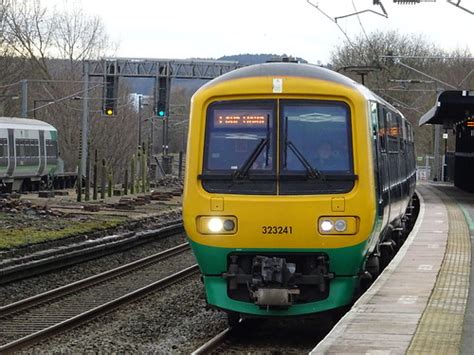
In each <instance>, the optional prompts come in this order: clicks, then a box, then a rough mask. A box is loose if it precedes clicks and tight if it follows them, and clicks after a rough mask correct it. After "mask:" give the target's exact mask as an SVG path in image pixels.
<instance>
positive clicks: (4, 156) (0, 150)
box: [0, 138, 8, 166]
mask: <svg viewBox="0 0 474 355" xmlns="http://www.w3.org/2000/svg"><path fill="white" fill-rule="evenodd" d="M7 165H8V142H7V139H6V138H0V166H7Z"/></svg>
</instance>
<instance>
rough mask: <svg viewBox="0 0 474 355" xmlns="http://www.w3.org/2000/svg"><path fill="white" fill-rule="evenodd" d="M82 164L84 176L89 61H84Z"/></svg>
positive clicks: (86, 149)
mask: <svg viewBox="0 0 474 355" xmlns="http://www.w3.org/2000/svg"><path fill="white" fill-rule="evenodd" d="M81 128H82V132H81V142H82V147H81V152H82V154H81V164H80V165H79V176H84V174H85V171H86V161H87V152H88V144H87V143H88V138H89V62H88V61H87V60H86V61H84V95H83V96H82V121H81Z"/></svg>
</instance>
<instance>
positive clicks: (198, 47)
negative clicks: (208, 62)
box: [43, 0, 474, 63]
mask: <svg viewBox="0 0 474 355" xmlns="http://www.w3.org/2000/svg"><path fill="white" fill-rule="evenodd" d="M381 1H382V3H383V5H384V7H385V9H386V10H387V13H388V18H384V17H382V16H378V15H376V14H374V13H364V14H361V15H360V16H359V18H358V17H357V16H352V17H349V18H346V19H341V20H339V22H338V23H339V24H340V26H341V27H342V28H343V29H344V30H345V31H346V32H348V34H349V36H350V38H355V37H356V36H358V35H360V34H361V33H362V32H361V30H362V27H361V24H362V26H363V28H364V30H365V31H366V32H367V33H370V32H372V31H376V30H385V29H397V30H399V31H400V32H401V33H421V34H423V35H424V36H425V38H426V39H427V40H429V41H432V42H434V43H435V44H437V45H439V46H440V47H442V48H445V49H449V50H451V49H455V48H469V49H470V51H471V53H473V55H474V30H473V27H474V26H473V24H474V16H473V15H471V14H469V13H467V12H465V11H462V10H460V9H458V8H456V7H455V6H453V5H450V4H449V3H447V2H446V0H437V1H436V2H426V3H421V4H418V5H397V4H394V3H393V0H381ZM422 1H423V0H422ZM456 1H458V0H456ZM58 2H60V0H43V3H44V4H46V5H48V6H49V4H55V3H58ZM74 2H75V3H76V2H77V3H79V2H82V7H83V9H84V10H85V11H86V12H87V13H88V14H92V15H99V16H101V17H102V19H103V21H104V23H105V25H106V29H107V32H108V33H109V35H110V37H111V38H112V39H113V40H114V41H116V42H118V44H119V50H118V53H117V56H120V57H134V58H135V57H141V58H180V59H184V58H196V57H199V58H218V57H221V56H224V55H232V54H242V53H252V54H258V53H274V54H283V53H286V54H288V55H293V56H297V57H302V58H304V59H306V60H308V61H309V62H311V63H318V62H322V63H326V62H327V61H328V60H329V58H330V53H331V50H333V49H334V48H335V46H336V45H338V44H340V43H341V42H342V40H343V39H344V38H345V37H344V34H343V33H342V32H341V31H340V30H339V28H338V27H337V25H336V24H335V23H334V22H332V21H330V20H329V19H328V18H327V17H325V16H324V15H323V14H321V13H320V12H319V11H318V10H317V9H315V8H314V7H312V6H311V5H309V4H308V3H307V2H306V0H234V1H229V0H135V1H130V0H100V1H99V0H78V1H74ZM312 2H313V3H314V4H318V5H319V8H320V9H322V10H323V11H324V12H326V13H327V14H328V15H329V16H330V17H333V18H334V17H336V16H343V15H346V14H349V13H351V12H354V6H353V4H355V7H356V9H357V10H358V11H361V10H364V9H370V10H373V11H376V12H381V11H382V10H381V8H380V7H379V6H376V5H373V0H319V1H318V0H312ZM460 5H461V6H463V7H466V8H468V9H469V10H471V11H474V0H461V3H460ZM359 20H360V22H361V24H360V23H359Z"/></svg>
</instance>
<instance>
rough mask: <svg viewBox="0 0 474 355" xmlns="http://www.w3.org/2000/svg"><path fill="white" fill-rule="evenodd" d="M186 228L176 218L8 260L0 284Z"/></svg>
mask: <svg viewBox="0 0 474 355" xmlns="http://www.w3.org/2000/svg"><path fill="white" fill-rule="evenodd" d="M183 230H184V227H183V223H182V221H181V220H175V221H172V222H169V223H166V224H163V225H162V226H160V227H159V228H157V229H153V230H148V231H142V232H127V233H123V234H120V235H111V236H107V237H103V238H100V239H95V240H89V241H84V242H80V243H74V244H71V245H67V246H61V247H56V248H52V249H49V250H42V251H39V252H37V253H33V254H31V255H27V256H24V257H19V258H11V259H5V260H3V261H1V262H0V276H1V277H0V285H1V284H6V283H9V282H13V281H17V280H20V279H23V278H26V277H31V276H35V275H38V274H41V273H44V272H47V271H51V270H57V269H60V268H64V267H66V266H70V265H74V264H78V263H81V262H85V261H88V260H92V259H95V258H98V257H102V256H106V255H109V254H112V253H117V252H120V251H124V250H127V249H130V248H133V247H136V246H139V245H142V244H144V243H148V242H151V241H154V240H157V239H160V238H165V237H168V236H170V235H174V234H177V233H179V232H182V231H183Z"/></svg>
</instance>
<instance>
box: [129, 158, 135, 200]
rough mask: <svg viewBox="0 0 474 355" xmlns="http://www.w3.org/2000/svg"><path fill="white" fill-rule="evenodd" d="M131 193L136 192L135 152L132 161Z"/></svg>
mask: <svg viewBox="0 0 474 355" xmlns="http://www.w3.org/2000/svg"><path fill="white" fill-rule="evenodd" d="M130 193H131V194H132V195H133V194H134V193H135V154H133V156H132V161H131V163H130Z"/></svg>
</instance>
